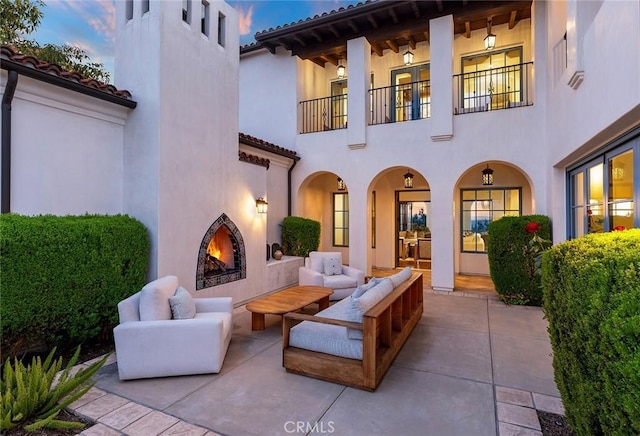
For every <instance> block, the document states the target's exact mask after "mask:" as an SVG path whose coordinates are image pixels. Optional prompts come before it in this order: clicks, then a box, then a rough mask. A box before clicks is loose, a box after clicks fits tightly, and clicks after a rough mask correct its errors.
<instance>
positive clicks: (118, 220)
mask: <svg viewBox="0 0 640 436" xmlns="http://www.w3.org/2000/svg"><path fill="white" fill-rule="evenodd" d="M149 245H150V243H149V237H148V234H147V230H146V228H145V227H144V226H143V225H142V224H141V223H140V222H139V221H137V220H135V219H133V218H130V217H128V216H124V215H117V216H98V215H83V216H65V217H58V216H52V215H43V216H35V217H27V216H20V215H15V214H5V215H1V216H0V264H1V265H2V305H1V306H0V317H1V318H0V327H1V331H2V344H1V346H2V356H3V357H4V358H6V357H8V356H17V357H20V355H21V354H22V353H25V352H40V351H44V350H50V349H52V348H53V347H54V346H59V348H67V347H72V346H74V345H77V344H79V343H82V342H83V341H86V340H91V339H101V340H103V339H108V338H110V337H111V336H110V335H111V334H112V332H111V330H112V328H113V327H114V326H115V325H116V324H117V323H118V310H117V304H118V302H119V301H120V300H122V299H124V298H126V297H127V296H129V295H131V294H133V293H134V292H136V291H138V290H139V289H140V288H141V287H142V286H143V285H144V283H145V281H146V275H147V268H148V263H149Z"/></svg>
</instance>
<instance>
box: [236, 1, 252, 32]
mask: <svg viewBox="0 0 640 436" xmlns="http://www.w3.org/2000/svg"><path fill="white" fill-rule="evenodd" d="M235 9H236V11H237V12H238V20H239V22H240V27H239V30H240V35H248V34H249V33H251V23H252V21H253V5H251V6H249V9H247V10H246V11H245V10H244V8H243V7H241V6H236V7H235Z"/></svg>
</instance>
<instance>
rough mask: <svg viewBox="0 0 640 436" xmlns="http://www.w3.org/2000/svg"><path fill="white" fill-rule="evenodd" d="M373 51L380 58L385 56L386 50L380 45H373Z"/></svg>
mask: <svg viewBox="0 0 640 436" xmlns="http://www.w3.org/2000/svg"><path fill="white" fill-rule="evenodd" d="M371 51H372V52H374V53H375V54H377V55H378V56H380V57H382V55H383V54H384V50H383V49H382V47H380V46H379V45H378V44H371Z"/></svg>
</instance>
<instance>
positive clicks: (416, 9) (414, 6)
mask: <svg viewBox="0 0 640 436" xmlns="http://www.w3.org/2000/svg"><path fill="white" fill-rule="evenodd" d="M411 9H413V13H414V14H415V15H416V18H420V8H419V7H418V3H417V2H411Z"/></svg>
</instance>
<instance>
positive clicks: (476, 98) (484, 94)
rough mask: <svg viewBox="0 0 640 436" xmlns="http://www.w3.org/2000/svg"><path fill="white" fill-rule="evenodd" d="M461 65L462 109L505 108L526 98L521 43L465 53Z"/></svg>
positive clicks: (464, 110)
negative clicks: (490, 50)
mask: <svg viewBox="0 0 640 436" xmlns="http://www.w3.org/2000/svg"><path fill="white" fill-rule="evenodd" d="M523 68H524V69H523ZM461 69H462V74H461V75H460V76H459V77H460V80H461V81H462V84H461V85H462V86H461V88H462V90H461V91H462V94H461V96H460V97H461V100H462V101H461V107H462V111H461V112H463V113H464V112H477V111H484V110H495V109H504V108H508V107H510V106H511V104H513V103H519V102H522V101H525V99H526V93H527V89H526V86H525V84H524V83H523V81H524V80H526V79H527V78H528V74H527V73H528V71H527V69H526V67H525V65H523V64H522V47H521V46H520V47H514V48H509V49H505V50H499V51H492V52H490V53H482V54H478V55H473V56H466V57H463V58H462V68H461ZM523 93H524V94H525V95H523Z"/></svg>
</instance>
